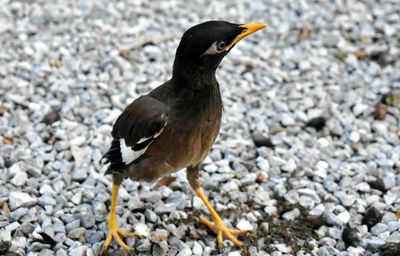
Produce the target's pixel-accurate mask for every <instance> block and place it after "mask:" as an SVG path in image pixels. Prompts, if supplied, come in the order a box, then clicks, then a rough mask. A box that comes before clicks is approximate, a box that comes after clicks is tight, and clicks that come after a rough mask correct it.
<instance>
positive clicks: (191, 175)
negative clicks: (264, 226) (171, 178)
mask: <svg viewBox="0 0 400 256" xmlns="http://www.w3.org/2000/svg"><path fill="white" fill-rule="evenodd" d="M199 169H200V167H199V166H195V167H188V168H187V179H188V181H189V183H190V186H191V187H192V188H193V190H194V192H196V194H197V195H198V196H199V197H200V199H201V200H202V201H203V202H204V204H205V205H206V206H207V208H208V210H209V211H210V214H211V216H212V218H213V220H214V222H211V221H209V220H208V219H206V218H204V217H201V216H200V222H201V223H203V224H204V225H206V226H207V227H209V228H210V229H211V230H212V231H214V232H215V233H216V234H217V240H218V245H219V247H220V248H222V245H223V240H222V234H225V236H226V237H227V238H228V239H229V240H231V241H232V242H233V243H234V244H235V245H237V246H239V247H241V246H242V245H243V244H242V242H240V241H239V240H237V239H236V237H234V236H233V235H241V234H246V233H247V232H249V230H236V229H230V228H228V227H227V226H226V225H225V224H224V222H223V221H222V219H221V217H220V216H219V215H218V213H217V212H216V211H215V210H214V208H213V207H212V205H211V204H210V202H209V201H208V199H207V197H206V195H205V194H204V192H203V190H202V189H201V187H200V185H199V182H198V174H199Z"/></svg>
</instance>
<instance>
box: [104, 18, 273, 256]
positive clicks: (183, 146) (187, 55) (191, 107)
mask: <svg viewBox="0 0 400 256" xmlns="http://www.w3.org/2000/svg"><path fill="white" fill-rule="evenodd" d="M264 27H266V25H265V24H247V25H239V24H233V23H229V22H226V21H207V22H204V23H201V24H199V25H196V26H194V27H192V28H190V29H189V30H187V31H186V32H185V33H184V34H183V36H182V39H181V41H180V44H179V46H178V49H177V51H176V56H175V61H174V66H173V72H172V78H171V79H170V80H169V81H167V82H165V83H164V84H162V85H160V86H159V87H157V88H156V89H154V90H152V91H151V92H150V93H148V94H147V95H144V96H141V97H139V98H138V99H136V100H134V101H133V102H132V103H131V104H130V105H128V106H127V107H126V108H125V110H124V111H123V112H122V114H121V115H120V116H119V117H118V119H117V121H116V122H115V124H114V127H113V130H112V136H113V140H112V143H111V148H110V149H109V151H108V152H107V153H106V154H105V155H104V157H105V159H106V160H107V162H109V163H110V165H109V167H108V170H107V172H106V174H112V177H113V190H112V201H111V213H110V215H109V217H108V229H109V233H108V236H107V239H106V242H105V243H104V245H103V248H102V250H101V254H103V253H104V252H106V251H107V248H108V246H109V244H110V242H111V239H112V237H114V239H115V240H116V241H117V242H118V243H119V244H120V245H121V246H122V247H123V248H124V249H126V250H130V247H129V246H127V245H126V244H125V243H124V242H123V241H122V239H121V236H124V237H126V236H136V235H135V234H133V233H127V232H124V231H122V230H120V229H119V227H118V225H117V222H116V219H115V207H116V204H117V197H118V189H119V186H120V184H121V182H122V181H123V179H124V178H127V177H129V178H131V179H132V180H135V181H146V182H151V181H154V180H155V179H157V178H159V177H160V176H162V175H166V174H169V173H173V172H176V171H179V170H181V169H183V168H187V179H188V181H189V183H190V186H191V187H192V188H193V190H194V191H195V192H196V194H197V195H198V196H199V197H200V198H201V200H203V202H204V204H205V205H206V206H207V208H208V210H209V211H210V214H211V216H212V218H213V221H214V222H211V221H209V220H207V219H206V218H204V217H200V221H201V222H202V223H204V224H205V225H206V226H208V227H209V228H210V229H212V230H213V231H214V232H215V233H217V239H218V243H219V246H222V234H225V236H226V237H227V238H228V239H230V240H231V241H232V242H233V243H234V244H236V245H238V246H242V243H241V242H239V241H238V240H237V239H236V238H235V237H234V236H233V234H244V233H246V232H247V231H246V230H233V229H230V228H228V227H226V226H225V224H224V223H223V221H222V219H221V217H220V216H219V215H218V214H217V212H216V211H215V210H214V208H213V207H212V206H211V204H210V202H209V201H208V199H207V197H206V195H205V194H204V192H203V190H202V189H201V188H200V184H199V179H198V177H199V169H200V166H201V164H202V162H203V160H204V159H205V158H206V156H207V154H208V152H209V151H210V149H211V147H212V145H213V144H214V141H215V138H216V137H217V135H218V132H219V128H220V123H221V114H222V100H221V93H220V90H219V85H218V82H217V79H216V78H215V72H216V69H217V67H218V65H219V64H220V62H221V61H222V59H223V58H224V57H225V55H227V54H228V52H229V51H230V50H231V49H232V47H233V46H235V45H236V43H238V42H239V41H240V40H241V39H243V38H245V37H246V36H248V35H250V34H252V33H254V32H256V31H257V30H259V29H262V28H264Z"/></svg>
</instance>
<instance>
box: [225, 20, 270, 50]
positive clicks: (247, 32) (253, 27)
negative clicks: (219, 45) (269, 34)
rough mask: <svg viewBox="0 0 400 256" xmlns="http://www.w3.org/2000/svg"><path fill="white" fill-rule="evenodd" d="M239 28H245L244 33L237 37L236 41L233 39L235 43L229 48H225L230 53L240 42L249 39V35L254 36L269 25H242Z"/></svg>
mask: <svg viewBox="0 0 400 256" xmlns="http://www.w3.org/2000/svg"><path fill="white" fill-rule="evenodd" d="M239 27H241V28H245V29H244V30H243V31H242V33H240V34H239V35H238V36H237V37H235V39H233V41H232V42H231V43H230V44H229V45H228V46H226V47H225V51H229V50H230V49H231V48H232V47H233V46H234V45H235V44H237V43H238V42H239V41H240V40H242V39H243V38H245V37H247V36H248V35H251V34H253V33H254V32H256V31H257V30H260V29H263V28H265V27H267V25H266V24H261V23H257V24H245V25H240V26H239Z"/></svg>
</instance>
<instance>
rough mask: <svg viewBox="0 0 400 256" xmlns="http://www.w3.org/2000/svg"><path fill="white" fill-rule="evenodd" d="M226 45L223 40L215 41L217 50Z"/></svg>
mask: <svg viewBox="0 0 400 256" xmlns="http://www.w3.org/2000/svg"><path fill="white" fill-rule="evenodd" d="M225 47H226V42H225V41H218V42H217V51H222V50H223V49H225Z"/></svg>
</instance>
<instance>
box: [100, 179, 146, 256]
mask: <svg viewBox="0 0 400 256" xmlns="http://www.w3.org/2000/svg"><path fill="white" fill-rule="evenodd" d="M118 190H119V184H114V183H113V191H112V200H111V212H110V215H108V217H107V221H108V235H107V239H106V241H105V242H104V244H103V247H102V249H101V252H100V255H105V253H106V252H107V250H108V246H109V245H110V242H111V239H112V238H113V237H114V239H115V240H116V241H117V243H118V244H119V245H121V246H122V248H124V249H125V250H127V251H131V248H130V247H129V246H128V245H126V244H125V243H124V241H122V239H121V236H123V237H129V236H134V237H137V238H141V237H140V236H139V235H136V234H134V233H128V232H125V231H122V230H121V229H119V227H118V224H117V220H116V218H115V208H116V206H117V199H118Z"/></svg>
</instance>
